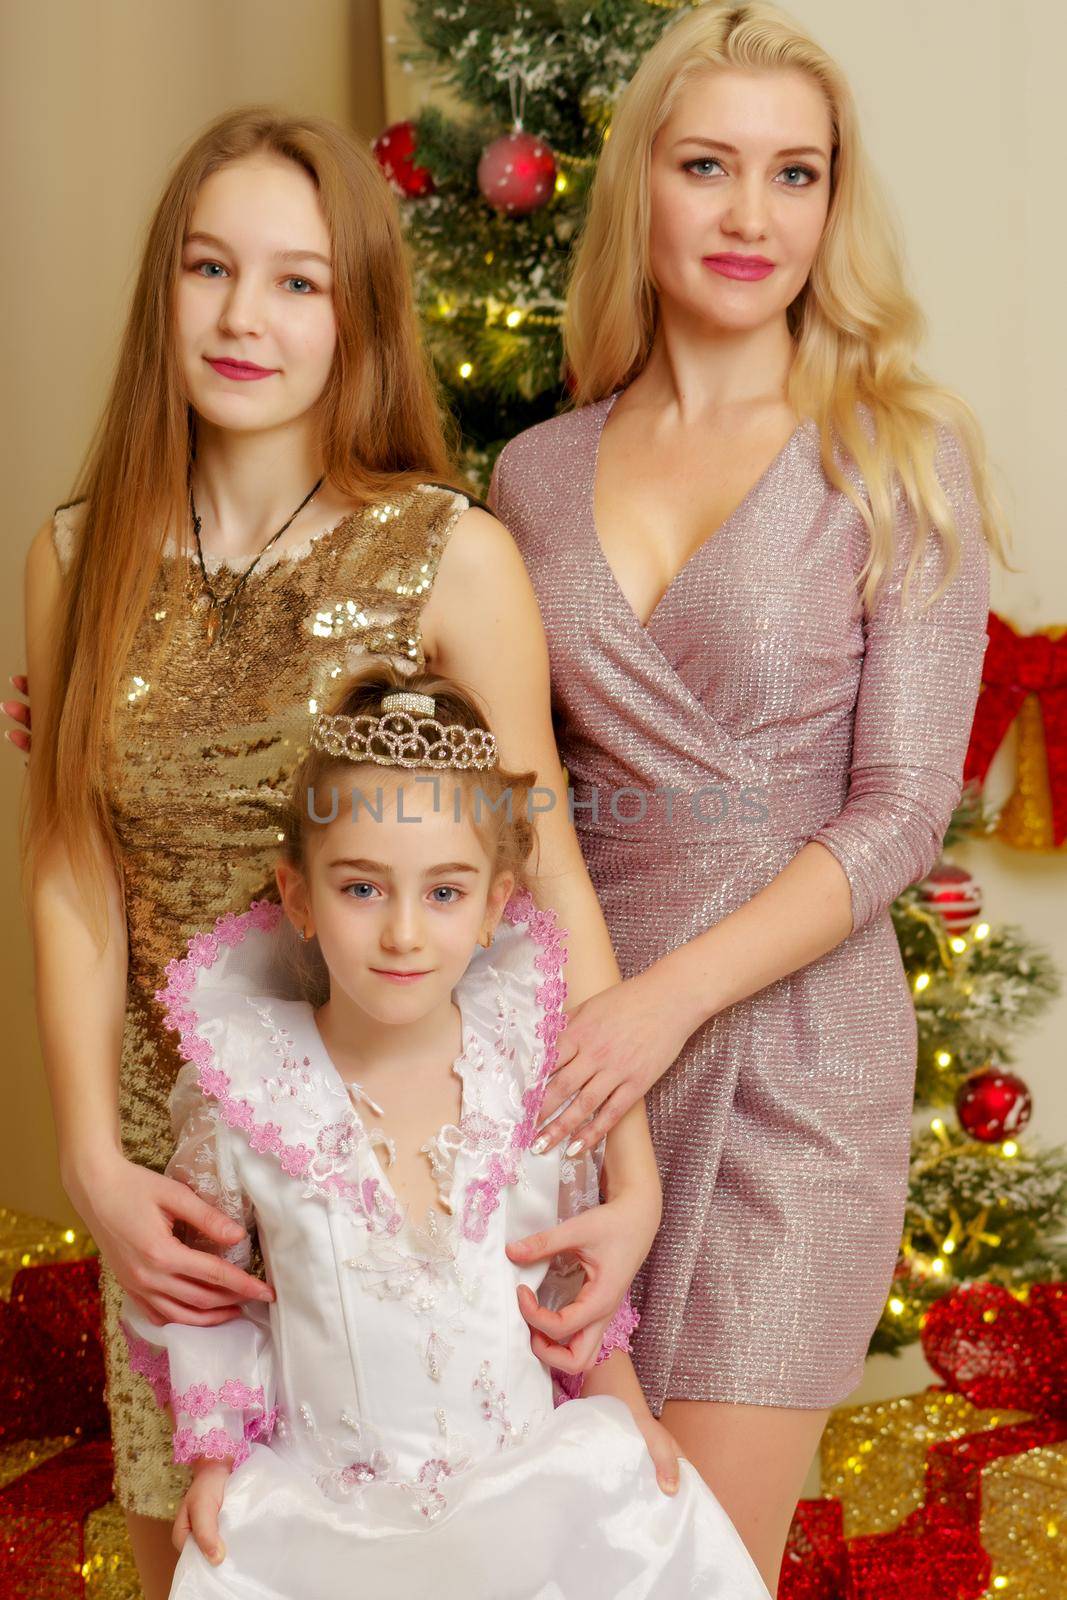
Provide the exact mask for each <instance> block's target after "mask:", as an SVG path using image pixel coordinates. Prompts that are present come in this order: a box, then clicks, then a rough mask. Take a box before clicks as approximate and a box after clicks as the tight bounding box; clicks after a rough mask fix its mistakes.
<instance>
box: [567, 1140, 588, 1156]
mask: <svg viewBox="0 0 1067 1600" xmlns="http://www.w3.org/2000/svg"><path fill="white" fill-rule="evenodd" d="M584 1149H585V1140H584V1139H572V1140H571V1142H570V1144H569V1145H568V1146H567V1151H566V1153H567V1155H569V1156H576V1155H579V1154H580V1153H581V1152H582V1151H583V1150H584Z"/></svg>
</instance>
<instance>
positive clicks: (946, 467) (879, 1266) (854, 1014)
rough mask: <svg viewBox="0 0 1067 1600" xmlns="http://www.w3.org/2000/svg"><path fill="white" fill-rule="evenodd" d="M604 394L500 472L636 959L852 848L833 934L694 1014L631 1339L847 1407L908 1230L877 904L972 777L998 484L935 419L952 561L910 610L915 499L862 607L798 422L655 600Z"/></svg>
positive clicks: (707, 1388) (737, 1396) (663, 1084)
mask: <svg viewBox="0 0 1067 1600" xmlns="http://www.w3.org/2000/svg"><path fill="white" fill-rule="evenodd" d="M614 398H615V397H614V396H611V397H608V398H607V399H605V400H602V401H600V402H597V403H596V404H593V405H590V406H586V407H583V408H582V409H580V410H578V411H573V412H569V413H567V414H565V415H563V416H560V417H556V418H554V419H552V420H551V421H548V422H545V423H542V424H540V425H539V426H537V427H535V428H531V429H529V430H528V431H527V432H525V433H523V434H521V435H520V436H519V437H518V438H517V439H515V440H513V441H512V442H511V443H510V444H509V445H508V446H507V448H506V449H505V450H504V452H503V454H502V455H501V457H500V459H499V461H498V464H497V468H496V471H495V473H494V480H493V487H492V489H491V491H490V500H491V502H492V503H493V506H494V509H495V511H496V512H497V514H498V515H499V516H500V517H501V519H502V520H503V521H504V522H505V523H506V524H507V526H508V527H509V528H510V529H511V531H512V533H513V534H514V536H515V538H516V540H517V541H518V544H519V547H520V549H521V551H522V554H523V556H524V559H525V561H526V565H527V568H528V570H529V573H530V576H531V579H532V581H533V584H534V587H535V589H536V592H537V596H538V599H539V601H540V605H541V611H542V616H543V619H544V624H545V630H546V633H547V635H548V643H549V650H550V654H551V660H552V687H553V699H554V706H555V716H556V729H557V735H558V738H559V744H560V752H561V755H562V757H563V760H564V762H565V764H566V766H567V769H568V772H569V776H570V780H571V783H572V785H573V788H574V800H575V822H576V826H577V828H578V831H579V837H580V839H581V842H582V846H583V850H584V853H585V859H586V862H587V864H588V867H589V871H590V874H591V876H592V880H593V884H594V886H595V888H596V891H597V893H598V895H599V897H600V901H601V905H602V906H603V909H604V913H605V916H606V918H607V922H608V926H609V929H610V930H611V934H612V937H613V939H614V942H615V948H616V951H617V953H618V957H619V961H620V965H621V967H622V971H623V974H624V976H631V975H632V974H634V973H637V972H640V971H641V970H642V969H644V968H645V967H647V966H649V965H650V964H651V963H653V962H654V961H656V960H657V959H658V958H659V957H660V956H662V955H664V954H666V953H667V952H668V951H669V950H672V949H674V948H676V947H677V946H678V945H681V944H683V943H685V942H687V941H688V940H690V939H692V938H694V937H695V936H696V935H697V934H699V933H701V932H702V931H703V930H704V929H706V928H708V927H710V926H712V925H713V924H715V923H717V922H719V921H721V920H722V918H724V917H726V916H728V915H729V913H730V912H731V911H734V910H735V909H736V908H737V907H738V906H740V905H742V904H744V902H745V901H747V900H749V899H751V897H752V896H753V895H754V894H756V893H757V892H758V891H759V890H760V889H762V888H763V887H764V886H765V885H766V884H768V883H770V882H771V880H772V879H773V878H774V877H776V876H777V874H778V873H779V872H781V871H782V869H783V868H784V867H785V866H786V865H787V863H788V862H789V861H790V860H791V859H792V858H793V856H795V855H796V854H797V852H798V851H799V850H800V849H801V848H802V847H803V846H804V845H805V844H806V843H807V842H808V841H810V840H813V839H814V840H818V841H819V843H820V844H822V845H824V846H825V847H826V849H828V850H829V851H831V852H832V854H833V855H834V856H835V857H836V859H837V860H838V861H839V863H840V864H841V866H842V868H843V869H844V871H845V873H846V874H847V877H848V881H849V884H850V888H851V897H852V912H853V920H854V927H853V932H852V933H851V935H850V936H849V937H848V938H847V939H846V940H845V941H844V942H843V943H842V944H840V945H839V946H838V947H837V948H836V949H835V950H833V951H831V952H830V953H829V954H828V955H826V956H824V957H822V958H821V959H820V960H818V961H814V962H812V963H811V964H810V965H809V966H807V967H804V968H803V969H801V970H800V971H798V972H795V973H793V974H791V975H790V976H788V977H786V978H783V979H781V980H780V981H779V982H777V983H774V984H771V985H769V986H768V987H767V988H765V989H763V990H761V991H760V992H759V993H757V994H755V995H753V996H752V997H751V998H749V999H748V1000H745V1001H742V1002H741V1003H739V1004H737V1005H735V1006H732V1007H730V1008H729V1009H727V1010H726V1011H724V1012H721V1013H720V1014H719V1015H717V1016H715V1017H713V1018H712V1019H711V1020H710V1021H709V1022H707V1023H705V1024H704V1025H703V1026H701V1027H700V1028H699V1029H698V1030H697V1031H696V1032H695V1033H694V1034H693V1035H692V1036H691V1038H690V1039H689V1041H688V1043H687V1044H686V1046H685V1048H684V1050H683V1051H682V1054H681V1055H680V1056H679V1057H678V1059H677V1061H676V1062H675V1063H674V1065H673V1066H672V1067H671V1068H669V1069H668V1071H667V1072H666V1073H665V1074H664V1075H663V1076H662V1078H660V1080H659V1081H658V1083H657V1084H656V1085H655V1086H654V1087H653V1089H652V1090H651V1092H650V1093H649V1095H648V1111H649V1117H650V1121H651V1126H652V1134H653V1139H654V1142H655V1146H656V1152H657V1158H658V1161H659V1164H660V1170H661V1173H662V1177H663V1183H664V1220H663V1225H662V1228H661V1230H660V1233H659V1236H658V1238H657V1239H656V1242H655V1244H654V1246H653V1249H652V1251H651V1253H650V1255H649V1257H648V1260H647V1261H646V1263H645V1266H644V1268H643V1269H642V1272H641V1274H640V1276H639V1278H638V1282H637V1284H636V1286H635V1301H636V1304H637V1306H638V1308H639V1310H640V1312H641V1326H640V1328H639V1330H638V1333H637V1336H636V1340H635V1346H634V1359H635V1361H636V1363H637V1366H638V1371H639V1373H640V1375H641V1379H642V1382H643V1383H644V1386H645V1390H646V1393H647V1395H648V1397H649V1400H650V1402H651V1404H652V1407H653V1410H655V1411H658V1410H659V1409H660V1407H661V1406H662V1404H663V1402H664V1400H665V1399H668V1398H678V1399H698V1400H717V1401H731V1402H737V1403H751V1404H758V1405H780V1406H800V1407H822V1406H828V1405H832V1404H834V1403H835V1402H837V1401H840V1400H841V1399H843V1398H844V1396H846V1395H847V1394H848V1393H849V1392H850V1390H851V1389H852V1388H854V1386H855V1385H856V1384H857V1383H858V1381H859V1379H860V1376H861V1373H862V1370H863V1363H864V1357H865V1353H866V1350H867V1346H868V1342H869V1340H870V1337H871V1334H872V1332H873V1330H874V1327H875V1325H876V1323H877V1321H878V1318H879V1316H880V1314H881V1311H882V1309H883V1307H884V1304H885V1299H886V1294H887V1291H888V1289H889V1285H890V1281H891V1276H892V1272H893V1267H894V1263H895V1260H896V1255H897V1248H898V1244H899V1240H900V1234H901V1223H902V1218H903V1208H904V1198H905V1190H906V1183H907V1171H908V1151H909V1137H910V1127H911V1111H912V1090H913V1082H914V1073H915V1049H916V1024H915V1014H914V1009H913V1005H912V999H911V994H910V992H909V989H908V986H907V983H906V981H905V977H904V971H903V967H902V963H901V959H900V953H899V948H898V945H897V941H896V938H895V935H894V932H893V927H892V923H891V920H890V917H889V914H888V908H889V906H890V904H891V902H892V901H893V900H894V899H895V898H896V896H897V895H898V894H899V893H900V891H901V890H902V889H904V888H905V887H906V886H907V885H908V884H910V883H912V882H913V881H915V880H916V879H917V878H919V877H921V876H922V875H923V874H924V873H925V871H926V870H927V869H928V868H929V867H930V865H931V864H932V863H933V862H934V860H935V859H936V857H937V855H938V850H939V846H940V843H941V840H942V836H943V833H944V829H945V827H946V825H947V823H948V820H949V818H950V816H951V813H952V810H953V807H954V805H955V803H956V801H957V798H958V796H959V793H960V781H961V773H962V764H963V756H964V752H965V749H966V745H967V739H968V734H969V730H970V725H971V720H972V716H973V712H974V706H975V700H976V698H977V694H978V686H979V678H980V672H981V666H982V658H983V654H984V651H985V645H986V620H987V614H988V560H987V556H986V546H985V541H984V539H983V537H982V534H981V528H980V518H979V513H978V508H977V503H976V500H975V497H974V493H973V489H972V486H971V481H970V475H969V469H968V467H967V464H966V460H965V457H964V454H963V451H962V447H961V446H960V444H959V442H958V440H957V439H956V438H955V436H954V435H952V434H951V433H950V432H949V431H948V430H942V432H941V434H940V437H939V445H938V456H937V466H938V473H939V476H940V478H941V481H942V483H943V485H944V488H945V491H946V493H947V494H948V497H949V499H950V502H951V504H952V506H953V509H954V511H955V514H956V516H957V518H958V521H959V526H960V531H961V537H962V542H963V550H962V564H961V567H960V570H959V572H958V574H957V576H956V577H955V578H954V580H953V582H952V583H951V585H950V587H949V589H948V590H947V592H946V593H945V594H944V595H943V596H942V597H941V598H940V599H938V600H937V601H936V602H935V603H934V604H933V605H932V606H931V607H930V608H929V609H927V610H925V611H920V610H919V604H918V603H919V602H920V601H921V600H922V599H923V598H924V597H925V596H927V595H929V594H930V593H931V592H932V591H933V589H934V588H935V587H936V586H937V580H938V579H939V578H940V577H941V575H942V571H943V565H942V564H943V560H944V557H943V553H942V550H941V545H940V541H939V540H938V539H937V538H936V536H935V537H933V538H931V539H930V541H929V542H928V545H927V548H926V552H925V554H924V556H923V558H922V559H921V561H920V563H919V567H918V570H917V572H916V574H915V578H914V580H913V586H912V590H911V595H910V597H909V606H908V609H907V611H906V612H905V610H904V609H903V608H902V601H901V582H902V578H903V573H904V568H905V565H906V562H907V556H908V554H909V551H910V548H911V532H912V530H911V527H910V525H909V523H908V519H907V516H906V514H905V512H904V510H903V508H902V510H901V518H900V525H899V528H898V540H897V558H896V561H895V564H894V566H893V569H892V571H891V573H890V575H889V578H888V581H887V582H886V584H885V586H884V587H883V589H882V590H881V592H880V594H879V595H878V596H877V598H876V601H875V604H874V607H873V609H871V610H870V611H868V610H866V609H865V607H864V605H863V603H862V600H861V597H860V591H859V585H858V583H857V574H858V573H859V571H860V568H861V567H862V565H863V561H864V559H865V556H866V550H867V544H866V539H867V535H866V531H865V528H864V525H863V523H862V520H861V518H860V516H859V513H858V511H857V510H856V508H855V507H854V506H853V504H852V503H851V501H850V500H849V499H848V497H847V496H846V495H844V494H843V493H841V492H840V491H838V490H836V489H834V488H833V487H832V486H831V485H830V483H829V482H828V480H827V478H826V476H825V474H824V473H823V471H822V468H821V465H820V453H819V441H818V431H817V428H816V426H815V424H814V423H812V422H810V421H806V422H802V423H801V424H800V425H799V426H798V428H797V429H796V431H795V432H794V433H793V435H792V437H791V438H790V439H789V441H788V442H787V443H786V445H785V446H784V448H783V449H782V450H781V452H780V453H779V455H778V456H777V457H776V458H775V460H774V461H773V462H772V463H771V465H770V466H769V467H768V468H767V470H766V472H765V473H764V474H763V476H762V477H761V478H760V479H759V481H758V482H757V483H756V484H755V486H754V487H753V488H752V489H751V491H750V492H749V494H748V495H747V496H746V497H745V499H744V500H743V501H742V503H741V504H740V505H739V506H738V507H737V508H736V510H735V511H734V512H733V513H732V514H731V515H730V516H729V517H728V518H727V520H726V521H725V523H724V524H723V525H722V526H721V527H720V528H719V529H718V530H717V531H716V532H715V533H714V534H713V535H712V536H711V537H710V538H709V539H708V540H707V541H706V542H705V544H704V545H703V546H701V548H700V549H698V550H697V552H696V553H695V554H694V555H693V556H692V557H691V559H690V560H689V561H688V562H687V563H686V565H685V566H684V567H683V569H682V570H681V572H680V573H679V574H678V575H677V577H676V578H675V579H674V581H673V582H672V583H671V585H670V587H669V588H668V589H667V591H666V593H665V594H664V596H663V598H662V599H661V600H660V602H659V604H658V605H657V606H656V608H655V610H654V611H653V613H652V615H651V617H650V618H649V620H648V623H647V625H646V626H642V625H641V623H640V622H639V620H638V618H637V617H636V615H635V613H634V611H633V610H632V608H631V606H630V605H629V603H628V601H627V600H626V598H625V597H624V595H623V593H622V591H621V589H620V588H619V586H618V584H617V582H616V580H615V578H614V576H613V575H612V572H611V569H610V567H609V566H608V564H607V562H606V559H605V557H604V554H603V551H602V547H601V545H600V543H599V539H598V535H597V529H596V527H595V524H594V519H593V485H594V477H595V472H596V463H597V453H598V447H599V441H600V435H601V430H602V428H603V425H604V421H605V419H606V417H607V414H608V412H609V410H610V408H611V405H612V404H613V402H614ZM854 481H855V479H854ZM859 487H860V488H861V491H862V485H860V486H859ZM898 503H899V502H898ZM624 791H628V792H624ZM594 805H595V806H596V807H597V811H596V812H594V810H593V807H594Z"/></svg>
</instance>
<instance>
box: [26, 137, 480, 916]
mask: <svg viewBox="0 0 1067 1600" xmlns="http://www.w3.org/2000/svg"><path fill="white" fill-rule="evenodd" d="M264 152H266V153H268V154H271V155H274V156H277V157H280V158H282V159H284V160H287V161H292V162H294V163H296V164H297V165H298V166H299V167H300V168H302V170H303V171H304V172H306V173H307V174H308V175H309V176H310V177H311V178H312V180H313V181H314V183H315V186H316V188H317V190H318V195H319V200H320V203H321V205H322V209H323V213H324V215H325V219H326V223H327V226H328V228H329V232H330V238H331V241H332V256H333V276H334V285H335V287H334V290H333V301H334V310H335V315H336V320H337V348H336V351H335V354H334V361H333V366H332V369H331V372H330V376H329V379H328V380H327V383H326V385H325V388H324V390H323V393H322V395H321V396H320V398H319V400H318V401H317V402H316V407H315V416H316V421H317V425H318V430H319V438H320V443H321V450H322V458H323V467H324V471H325V474H326V478H327V480H328V481H329V482H330V483H331V484H333V485H334V486H336V488H337V489H338V490H340V492H341V494H342V495H344V496H345V497H346V498H349V499H351V500H353V501H355V502H357V503H358V504H366V503H370V502H372V501H373V500H375V499H380V498H382V497H384V496H385V495H387V494H395V493H396V492H397V489H398V488H403V487H404V486H405V485H406V484H408V483H413V482H416V481H418V480H420V479H427V478H429V479H437V480H440V479H451V480H452V481H453V482H458V481H459V480H458V478H457V477H456V474H455V471H454V468H453V465H452V462H453V452H452V450H451V449H450V445H449V442H448V441H446V437H445V433H444V424H443V420H442V412H441V408H440V406H439V401H438V390H437V387H436V383H435V381H434V378H433V376H432V369H431V367H430V363H429V360H428V357H427V356H426V354H425V352H424V350H423V348H422V345H421V342H420V339H419V333H418V325H417V322H416V317H415V311H414V303H413V296H412V291H411V280H410V274H409V270H408V262H407V256H406V247H405V245H404V242H403V238H402V235H401V231H400V224H399V218H398V215H397V209H396V205H395V203H394V201H393V198H392V195H391V194H390V192H389V189H388V185H387V184H386V181H385V179H384V177H383V176H382V173H381V172H380V170H379V168H378V165H377V163H376V162H375V160H374V158H373V156H372V155H371V153H370V151H369V150H367V149H366V148H364V146H363V145H362V144H361V143H360V142H359V141H358V140H357V139H356V138H354V137H353V136H352V135H350V134H348V133H346V132H345V130H344V129H342V128H340V127H338V126H337V125H336V124H334V123H332V122H329V121H327V120H326V119H324V118H318V117H289V116H285V115H283V114H281V113H280V112H276V111H273V110H271V109H270V108H269V107H262V106H251V107H246V108H243V109H239V110H236V111H232V112H229V113H227V114H226V115H224V116H221V117H219V118H218V119H217V120H216V121H214V122H212V123H211V124H210V125H209V126H208V127H207V128H205V130H204V131H203V132H202V133H201V134H200V135H199V137H198V138H196V139H195V140H194V141H193V143H192V145H191V146H190V147H189V149H188V150H187V151H186V152H185V153H184V155H182V156H181V158H180V159H179V160H178V162H177V164H176V165H175V167H174V169H173V171H172V173H171V175H170V177H169V179H168V181H167V183H166V185H165V187H164V190H163V194H162V197H161V199H160V201H159V204H158V205H157V207H156V210H155V213H154V215H153V217H152V219H151V222H150V223H149V227H148V236H147V240H146V244H145V249H144V254H143V258H142V261H141V266H140V271H139V273H138V276H137V283H136V287H135V289H134V293H133V301H132V304H131V308H130V312H129V316H128V320H127V323H126V328H125V332H124V334H123V337H122V341H121V344H120V346H119V351H118V357H117V361H116V365H115V372H114V377H113V380H112V384H111V392H110V395H109V397H108V399H107V402H106V404H105V407H104V410H103V413H102V416H101V418H100V421H99V423H98V426H97V430H96V435H95V438H94V441H93V444H92V446H91V447H90V451H89V454H88V457H87V460H86V462H85V464H84V465H83V467H82V469H81V472H80V473H79V476H78V480H77V482H76V484H75V486H74V492H73V494H72V495H71V501H72V502H74V501H84V502H85V505H84V506H83V507H82V508H81V509H82V512H83V519H82V522H81V528H80V533H79V537H78V540H77V543H76V548H75V552H74V556H73V562H72V565H71V568H70V570H69V571H68V573H67V576H66V582H65V586H64V600H63V615H62V617H61V620H60V623H59V628H58V633H57V639H56V651H57V656H58V660H57V665H56V680H55V682H56V691H55V695H54V699H53V707H52V715H51V716H50V718H49V721H48V723H47V725H46V728H45V730H44V731H43V732H42V735H41V737H40V738H39V739H38V737H37V736H36V735H35V738H34V747H33V758H32V761H31V764H30V773H31V784H30V789H31V805H30V808H29V812H28V818H27V816H26V815H24V818H23V824H24V832H23V852H24V857H25V858H26V860H27V862H28V865H29V868H30V873H31V878H32V874H33V872H34V871H35V869H36V866H37V865H38V864H39V862H40V859H41V855H42V852H43V849H44V846H45V845H46V843H48V842H50V841H52V840H58V841H61V842H62V844H63V845H64V846H65V847H66V851H67V855H68V858H69V860H70V862H71V865H72V868H73V869H74V871H75V874H76V876H77V877H78V879H79V880H80V881H81V883H82V885H83V887H84V888H85V890H86V893H87V895H88V898H89V901H90V904H91V905H92V906H93V907H94V908H95V912H96V914H97V915H98V914H99V912H100V910H101V908H102V904H103V900H102V893H101V891H102V889H103V883H102V879H101V876H100V872H99V868H98V865H97V857H96V855H95V853H94V852H92V851H91V850H90V848H89V843H88V841H89V838H90V835H91V832H92V831H93V830H95V832H96V835H97V836H98V837H99V838H100V839H101V840H102V842H103V844H104V847H105V850H106V852H107V855H108V856H109V857H110V860H111V863H112V865H113V866H114V868H115V871H116V873H117V875H118V878H119V882H120V883H121V882H122V881H123V873H122V859H121V852H120V849H119V844H118V840H117V838H116V836H115V832H114V827H113V823H112V818H111V813H110V809H109V805H108V786H107V756H108V740H109V731H110V725H111V714H112V706H113V698H114V694H115V691H116V688H117V682H118V677H119V675H120V673H121V671H122V666H123V663H124V661H125V658H126V656H127V653H128V651H129V649H130V646H131V644H132V642H133V639H134V635H135V633H136V630H137V627H138V623H139V621H140V618H141V616H142V613H143V611H144V608H145V606H146V604H147V602H148V598H149V595H150V593H151V590H152V586H153V584H154V582H155V580H156V578H157V576H158V574H159V573H160V570H161V568H165V566H166V563H165V562H164V547H165V544H166V540H167V536H168V531H169V530H172V529H182V528H185V527H186V525H187V522H188V499H187V495H188V489H187V474H188V467H189V461H190V455H191V452H192V451H193V450H195V439H196V415H195V413H194V412H193V410H192V408H191V406H190V405H189V404H188V402H187V401H186V399H185V397H184V395H183V392H182V387H181V382H180V371H179V364H178V357H177V353H176V347H175V333H174V312H173V302H174V288H175V283H176V279H177V276H178V273H179V271H180V267H181V257H182V246H183V243H184V239H185V235H186V233H187V231H188V229H189V226H190V220H191V217H192V213H193V209H194V206H195V204H196V198H197V194H198V192H199V190H200V186H201V184H202V183H203V182H204V180H205V179H206V178H207V177H209V176H210V175H211V174H212V173H213V172H216V171H218V170H219V168H220V167H223V166H226V165H227V164H228V163H231V162H235V161H240V160H242V159H243V158H245V157H248V156H252V155H256V154H260V153H264ZM169 566H170V573H169V580H168V587H167V595H168V598H167V602H166V611H167V616H168V619H169V621H168V624H167V628H168V635H167V637H169V636H170V630H172V629H173V626H174V625H175V623H176V621H177V619H178V617H179V615H180V614H181V613H182V610H183V607H184V605H185V604H186V590H185V585H184V580H185V562H184V561H183V560H182V559H176V560H174V561H172V562H170V564H169ZM165 644H166V639H163V640H162V642H161V648H162V647H164V646H165Z"/></svg>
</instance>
